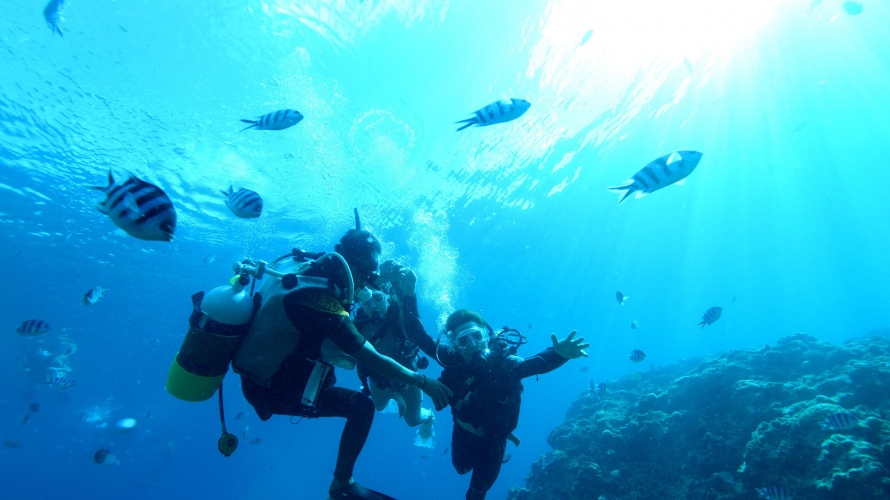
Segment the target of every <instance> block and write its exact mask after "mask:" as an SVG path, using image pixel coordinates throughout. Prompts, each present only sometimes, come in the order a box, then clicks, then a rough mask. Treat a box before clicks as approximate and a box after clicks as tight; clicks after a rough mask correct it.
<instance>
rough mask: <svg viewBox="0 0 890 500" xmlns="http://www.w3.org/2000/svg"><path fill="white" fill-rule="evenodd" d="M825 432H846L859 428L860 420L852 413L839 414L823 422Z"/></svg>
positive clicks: (843, 412)
mask: <svg viewBox="0 0 890 500" xmlns="http://www.w3.org/2000/svg"><path fill="white" fill-rule="evenodd" d="M821 425H822V430H823V431H828V430H831V431H845V430H849V429H855V428H856V427H858V426H859V419H858V418H856V416H855V415H853V414H852V413H849V412H846V411H841V412H837V413H835V414H833V415H831V416H830V417H828V418H826V419H825V420H823V421H822V422H821Z"/></svg>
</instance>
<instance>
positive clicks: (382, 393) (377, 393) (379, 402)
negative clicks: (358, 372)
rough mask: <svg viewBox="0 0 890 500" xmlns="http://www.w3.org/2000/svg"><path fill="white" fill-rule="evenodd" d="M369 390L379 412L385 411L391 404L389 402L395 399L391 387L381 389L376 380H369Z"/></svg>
mask: <svg viewBox="0 0 890 500" xmlns="http://www.w3.org/2000/svg"><path fill="white" fill-rule="evenodd" d="M368 388H369V389H371V400H372V401H374V408H376V409H377V411H383V410H385V409H386V406H387V405H388V404H389V400H390V399H392V397H393V391H392V389H390V388H389V387H387V388H385V389H384V388H381V387H380V386H378V385H377V384H376V383H375V382H374V379H368Z"/></svg>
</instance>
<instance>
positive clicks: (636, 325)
mask: <svg viewBox="0 0 890 500" xmlns="http://www.w3.org/2000/svg"><path fill="white" fill-rule="evenodd" d="M639 327H640V323H639V322H637V321H636V320H634V321H631V322H630V329H631V330H636V329H637V328H639Z"/></svg>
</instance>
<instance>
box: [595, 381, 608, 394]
mask: <svg viewBox="0 0 890 500" xmlns="http://www.w3.org/2000/svg"><path fill="white" fill-rule="evenodd" d="M596 388H597V389H598V390H599V392H600V393H603V392H606V383H605V382H600V383H599V385H598V386H596Z"/></svg>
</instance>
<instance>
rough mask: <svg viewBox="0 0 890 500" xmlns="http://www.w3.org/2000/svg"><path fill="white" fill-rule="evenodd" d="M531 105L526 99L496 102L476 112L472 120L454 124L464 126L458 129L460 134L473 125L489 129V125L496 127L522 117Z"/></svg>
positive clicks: (468, 119)
mask: <svg viewBox="0 0 890 500" xmlns="http://www.w3.org/2000/svg"><path fill="white" fill-rule="evenodd" d="M531 105H532V103H530V102H528V101H526V100H525V99H514V98H511V99H510V100H509V101H508V100H503V101H496V102H493V103H491V104H489V105H488V106H485V107H484V108H482V109H480V110H478V111H476V112H475V113H474V114H475V116H473V117H472V118H467V119H466V120H460V121H456V122H454V123H463V124H464V126H462V127H461V128H459V129H457V131H458V132H460V131H461V130H463V129H465V128H467V127H472V126H473V125H478V126H480V127H487V126H489V125H494V124H495V123H505V122H509V121H511V120H515V119H517V118H519V117H520V116H522V115H523V114H524V113H525V112H526V111H528V108H530V107H531Z"/></svg>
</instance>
